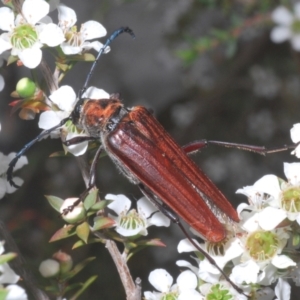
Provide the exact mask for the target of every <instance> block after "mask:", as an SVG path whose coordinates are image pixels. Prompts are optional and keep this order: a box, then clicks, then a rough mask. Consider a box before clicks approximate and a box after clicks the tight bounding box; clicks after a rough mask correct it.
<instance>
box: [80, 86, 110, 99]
mask: <svg viewBox="0 0 300 300" xmlns="http://www.w3.org/2000/svg"><path fill="white" fill-rule="evenodd" d="M82 97H84V98H90V99H109V94H108V93H107V92H105V91H104V90H103V89H98V88H96V87H94V86H91V87H89V88H88V89H87V90H86V91H85V92H84V93H83V95H82Z"/></svg>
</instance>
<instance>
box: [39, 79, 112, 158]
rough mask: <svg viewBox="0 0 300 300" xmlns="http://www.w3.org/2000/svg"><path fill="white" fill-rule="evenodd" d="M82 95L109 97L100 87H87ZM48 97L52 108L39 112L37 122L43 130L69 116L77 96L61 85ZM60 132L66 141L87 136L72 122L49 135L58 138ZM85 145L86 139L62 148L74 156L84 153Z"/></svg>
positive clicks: (99, 97)
mask: <svg viewBox="0 0 300 300" xmlns="http://www.w3.org/2000/svg"><path fill="white" fill-rule="evenodd" d="M83 97H84V98H90V99H103V98H109V94H108V93H106V92H105V91H104V90H102V89H98V88H95V87H89V88H88V89H87V90H86V92H85V93H84V94H83ZM49 98H50V100H51V103H50V105H51V108H52V110H49V111H45V112H43V113H41V115H40V120H39V124H38V125H39V127H40V128H42V129H45V130H47V129H50V128H52V127H54V126H56V125H57V124H59V122H61V121H62V120H63V119H64V118H67V117H69V116H70V114H71V112H72V111H73V109H74V107H75V105H76V102H77V97H76V94H75V92H74V90H73V89H72V88H71V87H70V86H68V85H64V86H61V87H60V88H59V89H58V90H56V91H55V92H53V93H52V94H51V96H50V97H49ZM62 134H63V139H64V140H66V141H68V140H70V139H72V138H74V137H76V136H87V135H86V133H85V132H83V131H79V130H78V129H77V128H76V127H75V126H74V125H73V124H71V123H70V124H66V125H64V126H63V130H61V129H60V128H58V129H56V130H54V131H52V132H51V133H50V137H51V138H58V137H60V136H61V135H62ZM87 147H88V141H85V142H82V143H79V144H75V145H70V146H65V145H64V149H65V150H66V151H69V152H70V153H72V154H73V155H76V156H78V155H82V154H84V153H85V151H86V150H87Z"/></svg>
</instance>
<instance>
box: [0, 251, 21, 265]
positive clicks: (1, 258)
mask: <svg viewBox="0 0 300 300" xmlns="http://www.w3.org/2000/svg"><path fill="white" fill-rule="evenodd" d="M17 256H18V254H17V253H13V252H10V253H6V254H3V255H0V265H2V264H4V263H7V262H9V261H10V260H12V259H14V258H15V257H17Z"/></svg>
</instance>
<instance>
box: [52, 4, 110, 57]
mask: <svg viewBox="0 0 300 300" xmlns="http://www.w3.org/2000/svg"><path fill="white" fill-rule="evenodd" d="M58 20H59V26H60V27H61V29H62V30H63V32H64V35H65V38H66V41H65V42H64V43H62V44H61V45H60V46H61V49H62V50H63V52H64V53H65V54H66V55H74V54H78V53H81V52H82V51H83V50H89V49H91V48H93V49H95V50H96V51H99V50H100V49H101V48H102V46H103V45H102V44H101V43H100V42H99V41H94V42H88V40H92V39H97V38H100V37H103V36H105V35H106V29H105V28H104V27H103V26H102V25H101V24H100V23H98V22H96V21H88V22H85V23H83V24H82V25H81V27H80V31H79V32H77V27H76V26H74V24H75V23H76V21H77V16H76V13H75V11H74V10H73V9H71V8H69V7H67V6H65V5H59V6H58ZM107 50H108V49H107ZM106 52H107V51H106Z"/></svg>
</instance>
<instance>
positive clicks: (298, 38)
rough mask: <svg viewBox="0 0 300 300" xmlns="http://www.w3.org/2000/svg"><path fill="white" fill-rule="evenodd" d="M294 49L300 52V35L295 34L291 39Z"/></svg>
mask: <svg viewBox="0 0 300 300" xmlns="http://www.w3.org/2000/svg"><path fill="white" fill-rule="evenodd" d="M291 43H292V47H293V49H294V50H296V51H300V35H299V34H295V35H293V36H292V38H291Z"/></svg>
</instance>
